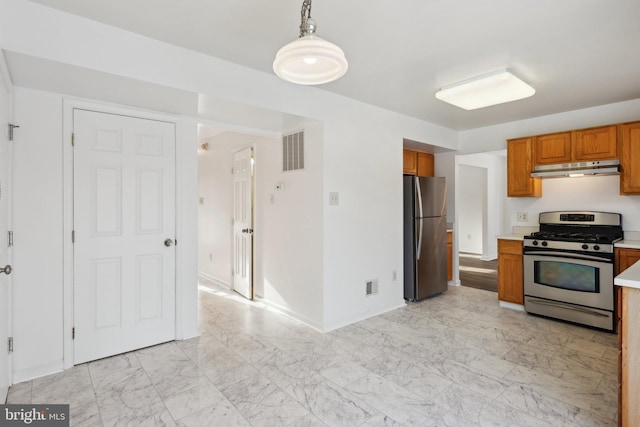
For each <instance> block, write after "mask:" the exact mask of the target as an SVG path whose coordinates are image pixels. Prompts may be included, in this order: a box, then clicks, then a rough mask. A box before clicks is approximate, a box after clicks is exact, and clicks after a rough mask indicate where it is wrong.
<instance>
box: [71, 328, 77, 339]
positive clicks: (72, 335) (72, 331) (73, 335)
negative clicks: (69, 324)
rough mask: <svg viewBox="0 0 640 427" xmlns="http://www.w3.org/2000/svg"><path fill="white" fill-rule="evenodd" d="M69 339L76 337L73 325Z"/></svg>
mask: <svg viewBox="0 0 640 427" xmlns="http://www.w3.org/2000/svg"><path fill="white" fill-rule="evenodd" d="M71 339H72V340H75V339H76V327H75V326H74V327H73V328H71Z"/></svg>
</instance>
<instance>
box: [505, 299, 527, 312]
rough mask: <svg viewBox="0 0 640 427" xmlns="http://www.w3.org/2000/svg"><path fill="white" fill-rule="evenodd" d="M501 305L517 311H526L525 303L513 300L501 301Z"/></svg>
mask: <svg viewBox="0 0 640 427" xmlns="http://www.w3.org/2000/svg"><path fill="white" fill-rule="evenodd" d="M500 307H502V308H508V309H510V310H515V311H524V305H520V304H514V303H512V302H507V301H500Z"/></svg>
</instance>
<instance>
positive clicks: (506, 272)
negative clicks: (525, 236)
mask: <svg viewBox="0 0 640 427" xmlns="http://www.w3.org/2000/svg"><path fill="white" fill-rule="evenodd" d="M522 262H523V255H522V242H521V241H519V240H504V239H498V299H500V301H506V302H511V303H514V304H520V305H523V304H524V275H523V267H522Z"/></svg>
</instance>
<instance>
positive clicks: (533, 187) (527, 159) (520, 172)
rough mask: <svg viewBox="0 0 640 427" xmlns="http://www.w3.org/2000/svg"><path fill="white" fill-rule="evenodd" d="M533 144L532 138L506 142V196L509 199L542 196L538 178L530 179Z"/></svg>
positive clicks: (540, 183)
mask: <svg viewBox="0 0 640 427" xmlns="http://www.w3.org/2000/svg"><path fill="white" fill-rule="evenodd" d="M533 143H534V138H533V137H529V138H519V139H510V140H508V141H507V196H509V197H540V196H542V182H541V180H540V178H531V171H532V170H533V149H534V144H533Z"/></svg>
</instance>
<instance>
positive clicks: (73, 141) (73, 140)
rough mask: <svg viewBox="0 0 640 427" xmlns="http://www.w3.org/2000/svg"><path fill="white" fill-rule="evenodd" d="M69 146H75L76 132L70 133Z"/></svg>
mask: <svg viewBox="0 0 640 427" xmlns="http://www.w3.org/2000/svg"><path fill="white" fill-rule="evenodd" d="M71 146H72V147H75V146H76V134H75V132H73V133H72V134H71Z"/></svg>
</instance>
